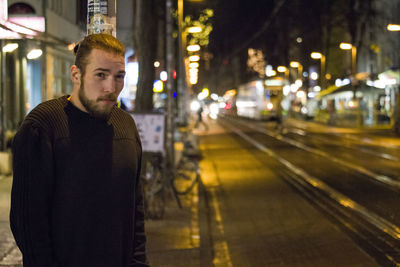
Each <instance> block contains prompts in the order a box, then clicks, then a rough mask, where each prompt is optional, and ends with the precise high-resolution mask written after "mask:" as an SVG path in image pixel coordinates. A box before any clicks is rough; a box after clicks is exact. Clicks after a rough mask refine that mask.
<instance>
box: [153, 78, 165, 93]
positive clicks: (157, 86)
mask: <svg viewBox="0 0 400 267" xmlns="http://www.w3.org/2000/svg"><path fill="white" fill-rule="evenodd" d="M163 89H164V83H163V82H162V81H160V80H155V81H154V83H153V92H154V93H161V92H162V91H163Z"/></svg>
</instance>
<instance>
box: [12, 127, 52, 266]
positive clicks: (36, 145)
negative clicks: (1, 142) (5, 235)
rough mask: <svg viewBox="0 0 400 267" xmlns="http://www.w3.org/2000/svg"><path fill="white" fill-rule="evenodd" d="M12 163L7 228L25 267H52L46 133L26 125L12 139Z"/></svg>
mask: <svg viewBox="0 0 400 267" xmlns="http://www.w3.org/2000/svg"><path fill="white" fill-rule="evenodd" d="M13 163H14V164H13V176H14V177H13V185H12V192H11V211H10V226H11V230H12V232H13V235H14V238H15V240H16V243H17V245H18V247H19V248H20V250H21V252H22V255H23V263H24V266H27V267H31V266H32V267H47V266H55V264H54V262H53V261H54V259H53V251H52V242H51V235H50V233H51V230H50V208H51V202H52V188H53V156H52V145H51V141H50V139H49V138H48V136H47V135H46V133H45V132H44V131H43V130H41V129H40V128H39V127H36V126H35V125H34V124H32V123H29V122H25V123H24V124H23V125H22V127H21V129H20V130H19V131H18V133H17V134H16V136H15V139H14V143H13Z"/></svg>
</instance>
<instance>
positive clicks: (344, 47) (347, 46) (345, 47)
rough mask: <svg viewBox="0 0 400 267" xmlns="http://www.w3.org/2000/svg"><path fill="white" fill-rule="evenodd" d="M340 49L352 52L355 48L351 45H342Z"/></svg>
mask: <svg viewBox="0 0 400 267" xmlns="http://www.w3.org/2000/svg"><path fill="white" fill-rule="evenodd" d="M339 47H340V49H343V50H350V49H351V48H352V47H353V45H352V44H349V43H340V45H339Z"/></svg>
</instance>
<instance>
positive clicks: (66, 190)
mask: <svg viewBox="0 0 400 267" xmlns="http://www.w3.org/2000/svg"><path fill="white" fill-rule="evenodd" d="M141 152H142V151H141V145H140V140H139V136H138V133H137V130H136V127H135V123H134V121H133V119H132V117H131V116H130V115H129V114H128V113H126V112H124V111H122V110H121V109H119V108H117V107H115V108H114V109H113V111H112V113H111V116H110V118H109V120H108V121H105V120H100V119H96V118H93V117H91V116H90V115H89V114H88V113H85V112H82V111H80V110H79V109H77V108H76V107H75V106H74V105H73V104H72V103H70V102H69V101H68V100H67V97H65V96H64V97H61V98H59V99H55V100H50V101H47V102H45V103H42V104H40V105H39V106H37V107H36V108H35V109H34V110H32V112H30V113H29V114H28V116H27V117H26V118H25V120H24V122H23V123H22V125H21V127H20V129H19V131H18V133H17V134H16V136H15V139H14V144H13V157H14V180H13V186H12V196H11V213H10V223H11V229H12V232H13V234H14V237H15V240H16V242H17V245H18V247H19V248H20V250H21V252H22V254H23V262H24V266H27V267H30V266H34V267H47V266H51V267H53V266H57V267H64V266H65V267H102V266H104V267H119V266H121V267H122V266H123V267H127V266H147V264H145V263H144V262H145V261H146V257H145V241H146V240H145V235H144V216H143V201H142V194H141V190H140V189H139V188H140V186H139V173H140V164H141Z"/></svg>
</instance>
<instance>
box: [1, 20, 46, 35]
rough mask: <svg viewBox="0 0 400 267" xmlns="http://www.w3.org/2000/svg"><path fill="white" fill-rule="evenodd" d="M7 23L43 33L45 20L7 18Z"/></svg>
mask: <svg viewBox="0 0 400 267" xmlns="http://www.w3.org/2000/svg"><path fill="white" fill-rule="evenodd" d="M8 20H9V21H11V22H14V23H16V24H18V25H21V26H24V27H27V28H29V29H32V30H35V31H39V32H44V31H45V19H44V17H19V16H18V17H9V18H8Z"/></svg>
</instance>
